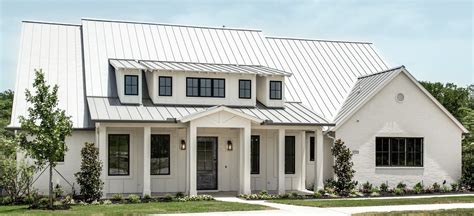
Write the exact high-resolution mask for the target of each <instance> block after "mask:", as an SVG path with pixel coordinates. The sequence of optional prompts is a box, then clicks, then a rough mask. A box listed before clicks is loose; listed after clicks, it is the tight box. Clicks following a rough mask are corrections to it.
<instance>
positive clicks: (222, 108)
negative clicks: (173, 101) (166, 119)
mask: <svg viewBox="0 0 474 216" xmlns="http://www.w3.org/2000/svg"><path fill="white" fill-rule="evenodd" d="M220 111H226V112H228V113H231V114H234V115H236V116H240V117H242V118H245V119H248V120H250V121H252V122H253V123H256V124H260V123H262V122H263V119H259V118H256V117H254V116H251V115H248V114H245V113H242V112H238V111H235V110H233V109H231V108H228V107H226V106H222V105H219V106H214V107H211V108H209V109H207V110H203V111H201V112H197V113H193V114H191V115H188V116H184V117H183V118H180V119H178V120H179V121H180V122H182V123H186V122H189V121H192V120H196V119H199V118H202V117H204V116H207V115H212V114H214V113H217V112H220Z"/></svg>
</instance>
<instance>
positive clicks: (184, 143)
mask: <svg viewBox="0 0 474 216" xmlns="http://www.w3.org/2000/svg"><path fill="white" fill-rule="evenodd" d="M181 150H186V141H184V139H182V140H181Z"/></svg>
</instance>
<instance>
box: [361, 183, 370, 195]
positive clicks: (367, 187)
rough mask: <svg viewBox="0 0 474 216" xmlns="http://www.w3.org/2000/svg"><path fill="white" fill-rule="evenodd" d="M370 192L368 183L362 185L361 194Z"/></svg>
mask: <svg viewBox="0 0 474 216" xmlns="http://www.w3.org/2000/svg"><path fill="white" fill-rule="evenodd" d="M371 191H372V184H370V183H369V182H368V181H367V182H366V183H364V184H362V193H370V192H371Z"/></svg>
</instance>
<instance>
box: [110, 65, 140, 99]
mask: <svg viewBox="0 0 474 216" xmlns="http://www.w3.org/2000/svg"><path fill="white" fill-rule="evenodd" d="M110 64H111V65H112V66H113V67H114V68H115V80H116V85H117V95H118V97H119V99H120V102H121V103H123V104H141V103H142V94H143V93H142V85H143V83H142V70H145V69H146V68H145V67H143V66H142V65H140V64H139V63H138V62H136V61H133V60H120V61H119V60H110Z"/></svg>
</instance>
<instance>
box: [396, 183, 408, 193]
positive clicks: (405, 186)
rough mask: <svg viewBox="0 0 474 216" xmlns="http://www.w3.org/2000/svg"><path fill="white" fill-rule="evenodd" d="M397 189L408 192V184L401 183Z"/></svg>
mask: <svg viewBox="0 0 474 216" xmlns="http://www.w3.org/2000/svg"><path fill="white" fill-rule="evenodd" d="M397 188H398V189H402V190H403V191H406V189H407V184H405V183H403V182H399V183H398V184H397Z"/></svg>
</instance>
